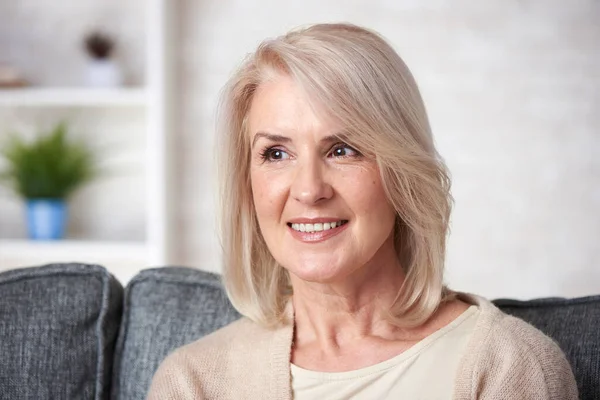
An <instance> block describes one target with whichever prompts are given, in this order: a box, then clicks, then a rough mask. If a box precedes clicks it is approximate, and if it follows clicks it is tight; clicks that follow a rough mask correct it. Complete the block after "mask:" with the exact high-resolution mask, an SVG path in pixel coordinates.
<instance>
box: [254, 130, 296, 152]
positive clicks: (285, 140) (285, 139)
mask: <svg viewBox="0 0 600 400" xmlns="http://www.w3.org/2000/svg"><path fill="white" fill-rule="evenodd" d="M261 137H263V138H265V139H268V140H270V141H272V142H283V143H288V142H291V141H292V139H290V138H289V137H287V136H281V135H273V134H270V133H265V132H257V133H256V135H254V139H252V148H254V145H255V144H256V141H257V140H258V139H259V138H261Z"/></svg>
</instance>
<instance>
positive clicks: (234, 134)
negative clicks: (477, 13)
mask: <svg viewBox="0 0 600 400" xmlns="http://www.w3.org/2000/svg"><path fill="white" fill-rule="evenodd" d="M221 111H222V113H221V115H220V122H221V131H220V135H221V136H220V139H221V140H222V141H223V147H222V149H221V151H220V157H222V161H221V165H222V167H223V174H222V176H221V179H222V183H223V187H222V202H223V203H222V207H223V209H222V217H223V232H222V234H223V245H224V266H223V279H224V284H225V286H226V288H227V293H228V296H229V298H230V299H231V302H232V303H233V305H234V306H235V307H236V308H237V310H238V311H239V312H240V313H241V314H242V315H244V318H242V319H241V320H239V321H237V322H235V323H233V324H231V325H229V326H228V327H225V328H224V329H221V330H219V331H217V332H215V333H213V334H211V335H209V336H207V337H205V338H203V339H201V340H199V341H197V342H195V343H192V344H189V345H187V346H184V347H182V348H180V349H178V350H176V351H175V352H174V353H173V354H171V355H170V356H169V357H168V358H167V359H166V360H165V361H164V362H163V363H162V365H161V366H160V368H159V370H158V372H157V373H156V375H155V377H154V380H153V383H152V386H151V389H150V394H149V398H150V399H278V400H279V399H291V398H294V399H388V398H390V399H391V398H403V399H475V398H481V399H557V400H558V399H560V400H565V399H575V398H577V389H576V385H575V380H574V377H573V374H572V372H571V370H570V368H569V365H568V363H567V361H566V359H565V357H564V355H563V354H562V353H561V351H560V349H559V348H558V347H557V345H556V344H555V343H554V342H553V341H552V340H550V339H549V338H547V337H546V336H544V335H543V334H542V333H541V332H539V331H537V330H536V329H534V328H533V327H532V326H530V325H528V324H526V323H525V322H523V321H521V320H519V319H516V318H513V317H510V316H507V315H504V314H502V312H500V311H499V310H498V309H497V308H495V307H494V306H493V305H492V304H491V303H490V302H488V301H487V300H485V299H483V298H481V297H477V296H475V295H467V294H461V293H453V292H452V291H450V290H449V289H447V288H446V287H444V285H443V268H444V254H445V247H446V236H447V233H448V222H449V217H450V210H451V203H452V198H451V195H450V180H449V177H448V172H447V170H446V167H445V165H444V163H443V161H442V159H441V158H440V156H439V155H438V153H437V152H436V149H435V147H434V143H433V139H432V134H431V131H430V128H429V123H428V120H427V115H426V112H425V107H424V105H423V101H422V100H421V97H420V94H419V91H418V89H417V85H416V84H415V82H414V80H413V77H412V75H411V73H410V72H409V70H408V68H407V67H406V65H405V64H404V62H403V61H402V60H401V59H400V57H399V56H398V55H397V54H396V53H395V52H394V50H393V49H392V48H391V47H390V46H389V45H388V44H387V43H386V42H385V41H384V40H383V39H382V38H381V37H379V36H378V35H377V34H375V33H374V32H371V31H369V30H366V29H363V28H360V27H357V26H353V25H346V24H324V25H314V26H311V27H309V28H305V29H302V30H296V31H292V32H290V33H288V34H287V35H285V36H282V37H279V38H277V39H274V40H267V41H265V42H263V43H262V44H261V45H260V46H259V48H258V49H257V50H256V52H255V53H254V54H252V55H251V56H250V57H249V58H248V59H247V60H246V62H245V63H244V64H243V66H242V67H241V68H240V69H239V71H238V72H237V73H236V74H235V75H234V76H233V78H232V79H231V81H230V83H229V85H228V86H227V87H226V89H225V91H224V95H223V104H222V106H221ZM482 267H484V266H482Z"/></svg>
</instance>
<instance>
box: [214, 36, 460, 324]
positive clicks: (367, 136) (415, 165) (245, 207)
mask: <svg viewBox="0 0 600 400" xmlns="http://www.w3.org/2000/svg"><path fill="white" fill-rule="evenodd" d="M273 73H279V74H286V75H288V76H290V77H291V78H292V79H294V81H295V82H296V83H297V84H298V85H299V86H300V87H302V88H303V89H304V90H305V91H306V93H307V94H308V98H310V99H311V101H313V102H316V103H317V104H318V107H315V108H316V109H317V110H323V112H324V113H325V114H326V117H329V118H334V119H335V120H336V121H338V122H340V123H341V124H342V126H344V127H346V130H345V131H344V135H345V139H346V140H347V141H348V144H350V145H351V146H354V147H356V148H357V149H358V150H359V151H360V152H362V153H363V154H365V155H368V156H371V157H372V158H373V159H375V160H376V162H377V164H378V167H379V171H380V174H381V179H382V182H383V186H384V189H385V192H386V195H387V196H388V199H389V201H390V203H391V204H392V205H393V207H394V209H395V211H396V215H397V217H396V225H395V232H394V234H395V247H396V252H397V254H398V258H399V261H400V265H401V266H402V268H403V269H404V272H405V281H404V283H403V284H402V287H401V289H400V291H399V293H398V295H397V298H396V300H395V302H394V303H393V304H392V305H391V308H390V310H389V313H390V315H391V317H390V318H391V319H392V322H394V323H395V324H397V325H400V326H418V325H420V324H422V323H423V322H425V321H426V320H427V319H428V318H429V317H430V316H431V315H432V314H433V313H434V312H435V310H436V309H437V307H438V306H439V304H440V303H441V302H442V301H443V300H444V299H445V298H446V296H448V293H449V292H447V291H446V289H445V288H444V286H443V269H444V258H445V248H446V236H447V233H448V224H449V217H450V211H451V207H452V197H451V194H450V179H449V175H448V171H447V169H446V166H445V164H444V162H443V161H442V159H441V158H440V156H439V154H438V153H437V151H436V149H435V147H434V144H433V138H432V135H431V130H430V127H429V122H428V118H427V113H426V111H425V106H424V104H423V100H422V99H421V95H420V94H419V90H418V88H417V85H416V83H415V81H414V79H413V77H412V74H411V73H410V71H409V69H408V68H407V66H406V65H405V64H404V62H403V61H402V59H401V58H400V57H399V56H398V54H397V53H396V52H395V51H394V50H393V49H392V47H391V46H390V45H389V44H388V43H386V41H385V40H384V39H382V38H381V37H380V36H379V35H377V34H376V33H374V32H372V31H369V30H367V29H364V28H361V27H358V26H355V25H350V24H319V25H313V26H310V27H308V28H304V29H300V30H295V31H291V32H290V33H288V34H286V35H284V36H281V37H278V38H275V39H271V40H266V41H264V42H263V43H261V44H260V45H259V47H258V48H257V50H256V51H255V52H254V53H253V54H251V55H250V56H249V57H248V58H247V59H246V60H245V62H244V63H243V64H242V66H241V67H240V68H239V69H238V71H237V72H236V73H235V74H234V76H233V77H232V78H231V80H230V81H229V83H228V84H227V86H226V87H225V89H224V91H223V94H222V97H221V104H220V108H219V109H220V114H219V116H218V122H219V127H218V131H219V140H220V141H221V148H220V151H219V154H220V155H221V156H222V157H223V159H222V160H221V161H220V163H219V166H220V168H221V169H220V172H221V174H220V182H221V184H222V186H221V193H220V194H221V204H222V208H221V211H222V214H221V230H222V232H221V235H222V243H223V252H224V254H223V262H224V264H223V280H224V285H225V288H226V290H227V293H228V296H229V298H230V300H231V302H232V303H233V305H234V307H235V308H236V309H237V310H238V311H239V312H240V313H241V314H242V315H245V316H246V317H248V318H250V319H252V320H254V321H255V322H257V323H260V324H263V325H265V326H273V325H277V324H279V323H281V322H283V314H284V307H285V304H286V303H287V300H288V298H289V296H290V294H291V288H290V283H289V278H288V275H287V271H286V270H285V269H284V268H283V267H282V266H281V265H279V264H278V263H277V262H276V261H275V260H274V259H273V257H272V255H271V253H270V252H269V250H268V248H267V246H266V244H265V242H264V240H263V238H262V235H261V233H260V230H259V227H258V223H257V218H256V215H255V210H254V205H253V200H252V189H251V184H250V143H249V141H250V139H249V135H248V132H247V129H246V117H247V115H248V113H249V110H250V106H251V103H252V99H253V95H254V93H255V92H256V89H257V87H258V86H259V85H260V84H261V82H264V81H265V80H266V79H269V77H271V76H272V74H273Z"/></svg>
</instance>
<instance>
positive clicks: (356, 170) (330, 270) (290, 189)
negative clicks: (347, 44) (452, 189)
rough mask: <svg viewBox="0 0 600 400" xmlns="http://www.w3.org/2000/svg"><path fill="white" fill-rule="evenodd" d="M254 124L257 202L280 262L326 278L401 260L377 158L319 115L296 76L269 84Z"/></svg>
mask: <svg viewBox="0 0 600 400" xmlns="http://www.w3.org/2000/svg"><path fill="white" fill-rule="evenodd" d="M248 128H249V129H248V132H249V135H250V138H249V140H250V143H251V152H252V157H251V168H250V175H251V182H252V194H253V199H254V205H255V209H256V214H257V217H258V222H259V225H260V229H261V232H262V235H263V237H264V239H265V242H266V244H267V246H268V248H269V250H270V252H271V254H272V255H273V257H274V258H275V259H276V260H277V262H279V263H280V264H281V265H282V266H283V267H285V268H286V269H287V270H288V271H289V272H290V273H291V274H293V275H295V276H296V277H298V278H300V279H303V280H305V281H310V282H321V283H332V282H335V281H336V280H339V279H342V278H345V277H347V276H349V275H350V274H351V273H353V272H355V271H357V270H358V269H360V268H361V267H365V266H367V265H368V264H370V263H377V264H379V263H388V262H395V261H394V260H390V259H389V258H390V256H392V257H394V256H393V255H394V254H395V252H394V251H393V227H394V219H395V213H394V210H393V208H392V206H391V205H390V204H389V202H388V201H387V198H386V196H385V193H384V190H383V187H382V182H381V179H380V176H379V170H378V168H377V165H376V163H375V161H374V160H372V159H367V158H366V157H363V156H362V155H361V154H360V153H358V152H357V150H355V149H353V148H352V147H349V146H348V145H347V144H345V143H344V142H343V141H341V140H340V138H339V137H338V136H337V135H341V134H342V133H343V132H341V131H340V128H342V127H339V126H335V125H334V124H332V123H331V122H327V121H324V120H322V119H320V118H318V117H317V116H316V115H315V113H314V112H313V110H312V109H311V105H310V104H309V102H308V101H307V99H306V98H305V97H304V94H303V92H302V91H301V89H300V88H298V87H297V86H296V84H295V83H294V81H293V80H291V79H290V78H289V77H286V76H281V77H277V78H275V79H273V80H270V81H268V82H265V83H263V84H261V86H260V87H259V88H258V91H257V92H256V93H255V96H254V99H253V102H252V106H251V109H250V114H249V119H248ZM390 250H391V251H390Z"/></svg>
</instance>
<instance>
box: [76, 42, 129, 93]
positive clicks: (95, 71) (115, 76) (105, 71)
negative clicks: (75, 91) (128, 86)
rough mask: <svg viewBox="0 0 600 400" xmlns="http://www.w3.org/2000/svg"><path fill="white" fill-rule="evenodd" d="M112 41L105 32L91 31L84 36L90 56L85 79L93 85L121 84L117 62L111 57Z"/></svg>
mask: <svg viewBox="0 0 600 400" xmlns="http://www.w3.org/2000/svg"><path fill="white" fill-rule="evenodd" d="M114 47H115V44H114V41H113V40H112V39H111V38H110V37H109V36H108V35H106V34H104V33H101V32H93V33H91V34H90V35H88V36H87V37H86V38H85V48H86V50H87V52H88V55H89V56H90V60H89V62H88V66H87V71H86V81H87V84H88V85H89V86H94V87H118V86H121V85H122V84H123V73H122V71H121V68H120V66H119V64H117V62H116V61H115V60H113V59H112V58H111V56H112V52H113V50H114Z"/></svg>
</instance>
